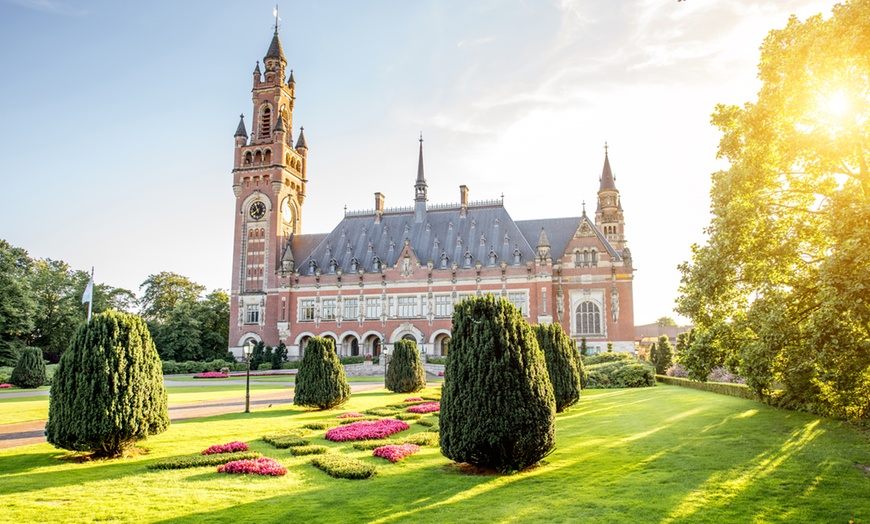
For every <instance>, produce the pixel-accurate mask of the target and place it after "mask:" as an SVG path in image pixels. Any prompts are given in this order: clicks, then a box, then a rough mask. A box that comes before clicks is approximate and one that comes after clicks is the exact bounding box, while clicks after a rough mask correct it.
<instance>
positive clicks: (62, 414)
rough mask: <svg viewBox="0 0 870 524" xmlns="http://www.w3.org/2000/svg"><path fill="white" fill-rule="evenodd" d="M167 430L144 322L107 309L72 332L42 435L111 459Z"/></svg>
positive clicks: (157, 360)
mask: <svg viewBox="0 0 870 524" xmlns="http://www.w3.org/2000/svg"><path fill="white" fill-rule="evenodd" d="M167 427H169V412H168V411H167V396H166V389H165V388H164V387H163V375H162V373H161V365H160V358H159V357H158V356H157V350H156V349H155V348H154V343H153V342H152V341H151V335H150V334H149V333H148V328H147V327H146V326H145V322H143V321H142V319H141V318H139V317H138V316H136V315H130V314H126V313H119V312H117V311H107V312H105V313H102V314H100V315H96V316H94V317H93V318H92V319H91V322H90V323H88V324H84V325H82V326H81V327H80V328H79V329H78V331H77V332H76V335H75V338H74V339H73V341H72V343H71V344H70V347H69V349H68V350H67V351H66V352H64V354H63V357H61V360H60V365H59V366H58V368H57V371H56V372H55V374H54V378H53V381H52V388H51V398H50V402H49V410H48V423H47V424H46V426H45V436H46V439H47V440H48V442H49V443H51V444H54V445H55V446H56V447H59V448H64V449H69V450H74V451H90V452H94V453H95V454H97V455H99V456H109V457H114V456H118V455H120V454H122V453H123V451H124V450H125V449H126V448H128V447H130V446H131V445H133V444H134V443H135V442H136V441H138V440H141V439H144V438H146V437H148V436H149V435H156V434H158V433H161V432H163V431H164V430H166V428H167Z"/></svg>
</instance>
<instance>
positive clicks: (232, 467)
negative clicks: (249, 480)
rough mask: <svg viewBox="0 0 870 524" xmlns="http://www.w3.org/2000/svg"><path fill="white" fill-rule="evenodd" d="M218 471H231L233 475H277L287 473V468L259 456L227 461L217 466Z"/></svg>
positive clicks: (273, 460) (270, 459)
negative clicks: (254, 458) (250, 458)
mask: <svg viewBox="0 0 870 524" xmlns="http://www.w3.org/2000/svg"><path fill="white" fill-rule="evenodd" d="M217 471H218V473H232V474H235V475H271V476H273V477H279V476H281V475H284V474H286V473H287V468H285V467H284V466H282V465H281V464H279V463H278V462H277V461H276V460H275V459H272V458H269V457H261V458H259V459H256V460H236V461H233V462H227V463H226V464H223V465H221V466H218V468H217Z"/></svg>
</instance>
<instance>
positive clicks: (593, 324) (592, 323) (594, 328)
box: [576, 301, 602, 335]
mask: <svg viewBox="0 0 870 524" xmlns="http://www.w3.org/2000/svg"><path fill="white" fill-rule="evenodd" d="M576 313H577V319H576V320H577V332H578V333H583V334H589V335H600V334H602V331H601V309H600V308H599V307H598V305H597V304H595V303H594V302H591V301H586V302H581V303H580V304H579V305H578V306H577V311H576Z"/></svg>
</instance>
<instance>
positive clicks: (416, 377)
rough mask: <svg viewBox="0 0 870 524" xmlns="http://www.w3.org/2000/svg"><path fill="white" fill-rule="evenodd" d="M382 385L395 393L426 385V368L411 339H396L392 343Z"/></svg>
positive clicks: (413, 389)
mask: <svg viewBox="0 0 870 524" xmlns="http://www.w3.org/2000/svg"><path fill="white" fill-rule="evenodd" d="M384 386H385V387H386V388H387V389H389V390H390V391H393V392H395V393H411V392H413V391H420V390H421V389H423V388H425V387H426V370H425V369H423V363H422V362H420V353H419V352H418V351H417V344H416V343H415V342H414V341H413V340H404V339H402V340H397V341H396V343H395V344H394V345H393V355H392V356H391V357H390V365H389V367H388V368H387V374H386V376H385V377H384Z"/></svg>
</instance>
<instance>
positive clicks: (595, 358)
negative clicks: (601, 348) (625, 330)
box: [580, 351, 637, 366]
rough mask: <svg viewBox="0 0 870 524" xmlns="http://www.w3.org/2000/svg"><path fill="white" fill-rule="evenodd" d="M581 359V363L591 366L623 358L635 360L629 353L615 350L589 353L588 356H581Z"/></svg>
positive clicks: (619, 360)
mask: <svg viewBox="0 0 870 524" xmlns="http://www.w3.org/2000/svg"><path fill="white" fill-rule="evenodd" d="M580 359H581V360H583V364H584V365H586V366H593V365H595V364H604V363H606V362H621V361H623V360H630V361H636V360H637V359H636V358H634V355H631V354H630V353H617V352H615V351H614V352H607V353H599V354H598V355H589V356H585V355H584V356H581V357H580Z"/></svg>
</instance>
